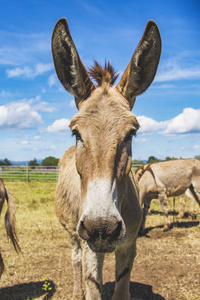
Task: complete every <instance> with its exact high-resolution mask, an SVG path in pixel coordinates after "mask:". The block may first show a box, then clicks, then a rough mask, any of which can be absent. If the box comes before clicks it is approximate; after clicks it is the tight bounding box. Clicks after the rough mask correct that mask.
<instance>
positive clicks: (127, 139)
mask: <svg viewBox="0 0 200 300" xmlns="http://www.w3.org/2000/svg"><path fill="white" fill-rule="evenodd" d="M133 136H136V130H135V129H131V130H130V131H129V132H128V133H127V135H126V137H125V140H124V141H125V142H128V141H131V140H132V138H133Z"/></svg>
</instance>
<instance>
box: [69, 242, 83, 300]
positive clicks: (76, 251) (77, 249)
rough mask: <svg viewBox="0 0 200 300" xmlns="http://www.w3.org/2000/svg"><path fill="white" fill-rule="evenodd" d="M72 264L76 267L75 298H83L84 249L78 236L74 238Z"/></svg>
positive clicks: (74, 299) (80, 299)
mask: <svg viewBox="0 0 200 300" xmlns="http://www.w3.org/2000/svg"><path fill="white" fill-rule="evenodd" d="M72 265H73V269H74V290H73V300H76V299H77V300H83V299H85V298H84V293H83V287H82V249H81V245H80V240H79V239H78V237H73V239H72Z"/></svg>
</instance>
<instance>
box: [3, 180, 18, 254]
mask: <svg viewBox="0 0 200 300" xmlns="http://www.w3.org/2000/svg"><path fill="white" fill-rule="evenodd" d="M4 188H5V186H4ZM5 198H6V200H7V205H8V208H7V212H6V215H5V227H6V233H7V236H8V237H9V238H10V240H11V241H12V244H13V246H14V248H15V251H16V252H19V251H21V248H20V246H19V244H18V238H17V234H16V230H15V203H14V198H13V197H12V195H11V194H10V193H9V192H8V191H7V190H6V188H5Z"/></svg>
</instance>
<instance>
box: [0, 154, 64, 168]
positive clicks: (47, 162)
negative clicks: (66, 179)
mask: <svg viewBox="0 0 200 300" xmlns="http://www.w3.org/2000/svg"><path fill="white" fill-rule="evenodd" d="M58 160H59V158H55V157H53V156H48V157H46V158H45V159H43V160H42V162H41V163H39V162H38V161H37V159H36V158H34V159H33V160H30V161H29V162H28V164H29V166H31V167H36V166H46V167H47V166H57V165H58ZM0 166H12V163H11V162H10V161H9V160H8V159H7V158H5V159H4V160H0Z"/></svg>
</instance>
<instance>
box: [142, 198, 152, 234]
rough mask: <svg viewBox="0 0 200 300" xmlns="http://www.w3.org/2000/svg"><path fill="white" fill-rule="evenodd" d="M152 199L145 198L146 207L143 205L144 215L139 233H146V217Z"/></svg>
mask: <svg viewBox="0 0 200 300" xmlns="http://www.w3.org/2000/svg"><path fill="white" fill-rule="evenodd" d="M150 204H151V199H144V207H143V215H142V223H141V225H140V230H139V234H143V233H144V229H145V223H146V217H147V214H148V211H149V208H150Z"/></svg>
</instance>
